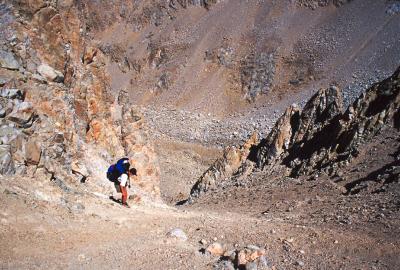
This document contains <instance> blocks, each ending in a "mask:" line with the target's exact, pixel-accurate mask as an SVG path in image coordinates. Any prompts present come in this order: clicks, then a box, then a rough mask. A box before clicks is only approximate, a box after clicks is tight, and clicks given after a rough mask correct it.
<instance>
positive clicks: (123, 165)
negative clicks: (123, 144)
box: [107, 158, 129, 183]
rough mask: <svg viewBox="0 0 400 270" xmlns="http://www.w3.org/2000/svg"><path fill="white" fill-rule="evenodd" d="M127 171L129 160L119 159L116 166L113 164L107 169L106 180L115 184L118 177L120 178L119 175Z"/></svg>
mask: <svg viewBox="0 0 400 270" xmlns="http://www.w3.org/2000/svg"><path fill="white" fill-rule="evenodd" d="M126 161H128V162H126ZM128 170H129V159H128V158H121V159H120V160H118V161H117V163H116V164H113V165H111V166H110V167H108V170H107V179H108V180H110V181H111V182H114V183H117V182H118V177H120V176H121V174H123V173H126V172H127V171H128Z"/></svg>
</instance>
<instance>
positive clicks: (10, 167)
mask: <svg viewBox="0 0 400 270" xmlns="http://www.w3.org/2000/svg"><path fill="white" fill-rule="evenodd" d="M14 173H15V167H14V162H13V160H12V156H11V146H10V145H0V174H2V175H11V174H14Z"/></svg>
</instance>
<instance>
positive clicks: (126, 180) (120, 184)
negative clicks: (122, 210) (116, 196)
mask: <svg viewBox="0 0 400 270" xmlns="http://www.w3.org/2000/svg"><path fill="white" fill-rule="evenodd" d="M135 175H136V169H135V168H131V169H128V170H127V171H126V172H125V173H123V174H121V176H120V177H118V181H117V182H115V183H114V184H115V186H116V187H115V188H116V189H117V190H120V191H121V193H122V198H121V204H122V205H123V206H125V207H127V208H130V207H129V205H128V203H127V202H126V200H127V199H128V189H127V188H131V181H130V178H131V177H133V176H135Z"/></svg>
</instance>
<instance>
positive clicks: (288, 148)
mask: <svg viewBox="0 0 400 270" xmlns="http://www.w3.org/2000/svg"><path fill="white" fill-rule="evenodd" d="M399 82H400V68H399V69H397V71H396V72H395V73H394V74H393V75H392V76H391V77H390V78H388V79H386V80H384V81H383V82H381V83H377V84H375V85H374V86H372V87H371V88H370V89H368V90H367V91H366V92H365V93H363V94H362V95H361V96H360V97H359V98H358V99H357V100H356V101H355V102H354V103H353V105H351V106H350V107H349V108H348V109H347V110H346V111H345V112H343V111H342V110H343V102H342V96H341V92H340V90H339V89H338V88H337V87H336V86H331V87H330V88H328V89H321V90H320V91H318V93H316V94H315V95H314V96H313V97H312V98H311V99H310V100H309V101H308V102H307V104H306V105H305V107H304V108H303V109H302V110H301V109H299V108H298V107H297V106H296V105H295V104H294V105H292V106H290V107H288V108H287V109H286V111H285V113H284V114H283V115H282V116H281V117H280V118H279V120H278V121H277V122H276V124H275V127H274V128H273V129H272V130H271V132H270V133H269V134H268V136H267V137H266V138H264V139H262V140H261V141H260V142H259V143H258V142H257V141H256V140H255V139H253V138H252V139H250V140H249V142H248V143H246V144H245V145H243V146H242V147H241V148H240V149H239V150H236V149H229V148H228V149H227V150H226V153H225V154H224V157H223V158H221V159H219V160H217V161H216V162H215V163H214V164H213V165H212V166H211V167H210V169H209V170H208V171H207V172H205V173H204V175H203V176H202V177H201V178H200V179H199V180H198V182H197V183H196V185H195V186H194V187H193V188H192V191H191V197H190V199H189V200H190V201H192V200H193V199H194V198H196V197H198V196H199V195H200V194H202V193H204V192H206V191H208V190H209V189H213V188H217V187H218V186H220V185H224V184H226V182H229V181H234V182H235V181H237V182H240V179H243V178H245V177H247V176H248V175H249V174H251V173H252V172H253V171H254V170H262V171H264V172H266V174H267V175H268V174H271V175H272V174H274V173H277V172H279V171H281V172H282V171H284V174H286V175H287V176H291V177H299V176H300V175H303V174H306V175H311V174H314V173H326V174H327V175H335V174H337V173H338V169H340V168H341V167H345V166H347V165H348V164H349V163H350V161H351V160H352V159H353V158H354V157H357V156H358V154H359V151H360V148H361V147H363V145H364V144H366V143H367V142H368V141H369V140H371V138H373V137H374V136H376V135H377V133H379V132H382V130H383V129H385V127H386V126H392V127H395V128H399V124H400V123H399V114H400V110H399V107H400V106H399V105H400V104H399V102H400V84H399ZM389 167H390V166H389ZM394 170H396V168H395V169H394ZM395 175H396V173H395ZM393 177H394V178H396V176H393ZM347 192H351V190H347Z"/></svg>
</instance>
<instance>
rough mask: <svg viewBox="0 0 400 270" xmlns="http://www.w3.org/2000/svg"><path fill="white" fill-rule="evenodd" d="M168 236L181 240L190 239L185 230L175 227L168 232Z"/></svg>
mask: <svg viewBox="0 0 400 270" xmlns="http://www.w3.org/2000/svg"><path fill="white" fill-rule="evenodd" d="M167 236H169V237H172V238H176V239H178V240H181V241H186V240H187V239H188V238H187V236H186V234H185V232H184V231H183V230H182V229H180V228H175V229H173V230H171V231H170V232H168V233H167Z"/></svg>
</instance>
